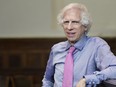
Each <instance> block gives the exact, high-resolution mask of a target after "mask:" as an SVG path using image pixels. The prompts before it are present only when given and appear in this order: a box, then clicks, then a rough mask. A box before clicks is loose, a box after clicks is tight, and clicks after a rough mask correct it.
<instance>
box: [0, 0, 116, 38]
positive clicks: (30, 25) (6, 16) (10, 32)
mask: <svg viewBox="0 0 116 87" xmlns="http://www.w3.org/2000/svg"><path fill="white" fill-rule="evenodd" d="M70 2H72V0H0V38H12V37H15V38H16V37H17V38H20V37H64V33H63V30H62V28H61V27H59V26H57V21H56V16H57V13H58V11H59V10H60V9H61V8H62V7H63V6H64V5H66V4H68V3H70ZM73 2H81V3H84V4H86V6H87V7H88V9H89V11H90V13H91V16H92V18H93V26H92V28H91V30H90V33H89V34H90V35H92V36H102V37H116V10H115V9H116V0H73Z"/></svg>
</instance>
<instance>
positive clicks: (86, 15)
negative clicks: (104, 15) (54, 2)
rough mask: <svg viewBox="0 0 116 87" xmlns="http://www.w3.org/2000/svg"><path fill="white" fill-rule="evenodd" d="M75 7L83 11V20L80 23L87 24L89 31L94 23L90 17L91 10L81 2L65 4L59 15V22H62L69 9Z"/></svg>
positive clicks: (86, 27)
mask: <svg viewBox="0 0 116 87" xmlns="http://www.w3.org/2000/svg"><path fill="white" fill-rule="evenodd" d="M74 8H75V9H80V11H81V21H80V23H81V24H82V25H83V26H85V29H86V32H88V31H89V29H90V27H91V25H92V20H91V18H90V15H89V12H88V10H87V8H86V6H84V5H83V4H80V3H71V4H69V5H67V6H65V7H64V8H63V9H62V10H61V12H60V13H59V14H58V16H57V20H58V23H59V24H62V23H63V16H64V13H65V12H66V11H67V10H69V9H74Z"/></svg>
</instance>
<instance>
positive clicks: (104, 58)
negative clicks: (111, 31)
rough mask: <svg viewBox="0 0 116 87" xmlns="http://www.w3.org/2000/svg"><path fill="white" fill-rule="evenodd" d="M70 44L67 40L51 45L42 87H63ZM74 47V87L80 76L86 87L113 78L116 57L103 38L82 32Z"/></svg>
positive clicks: (114, 77) (115, 73) (115, 74)
mask: <svg viewBox="0 0 116 87" xmlns="http://www.w3.org/2000/svg"><path fill="white" fill-rule="evenodd" d="M70 46H71V44H70V43H69V42H68V41H64V42H60V43H57V44H55V45H54V46H53V47H52V49H51V52H50V56H49V60H48V63H47V67H46V71H45V75H44V78H43V80H42V82H43V84H42V87H62V80H63V70H64V63H65V58H66V54H67V52H68V50H69V47H70ZM74 47H75V48H76V50H75V51H74V53H73V57H74V79H73V87H76V84H77V83H78V81H79V80H80V79H82V78H83V77H84V78H85V79H86V87H92V86H93V85H94V86H96V84H100V82H101V81H104V80H108V79H116V56H115V55H114V54H113V53H112V52H111V51H110V47H109V45H108V44H107V43H106V42H105V41H104V40H103V39H101V38H99V37H88V36H86V35H83V36H82V37H81V39H80V40H79V41H77V42H76V43H75V44H74ZM67 73H68V72H67Z"/></svg>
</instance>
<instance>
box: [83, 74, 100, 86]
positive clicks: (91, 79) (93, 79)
mask: <svg viewBox="0 0 116 87" xmlns="http://www.w3.org/2000/svg"><path fill="white" fill-rule="evenodd" d="M84 78H85V79H86V84H87V85H95V84H100V80H99V79H98V77H97V76H96V75H95V74H92V75H85V76H84Z"/></svg>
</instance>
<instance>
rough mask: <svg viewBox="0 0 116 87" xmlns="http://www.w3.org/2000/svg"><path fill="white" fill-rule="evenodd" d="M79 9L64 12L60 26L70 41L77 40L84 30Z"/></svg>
mask: <svg viewBox="0 0 116 87" xmlns="http://www.w3.org/2000/svg"><path fill="white" fill-rule="evenodd" d="M80 20H81V11H80V10H78V9H70V10H67V11H66V12H65V13H64V16H63V23H62V27H63V29H64V32H65V35H66V37H67V39H68V40H69V41H70V42H71V43H75V41H78V40H79V39H80V37H81V36H82V35H83V33H84V32H85V29H84V26H83V25H82V24H81V23H80Z"/></svg>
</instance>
